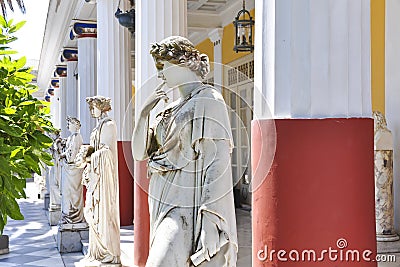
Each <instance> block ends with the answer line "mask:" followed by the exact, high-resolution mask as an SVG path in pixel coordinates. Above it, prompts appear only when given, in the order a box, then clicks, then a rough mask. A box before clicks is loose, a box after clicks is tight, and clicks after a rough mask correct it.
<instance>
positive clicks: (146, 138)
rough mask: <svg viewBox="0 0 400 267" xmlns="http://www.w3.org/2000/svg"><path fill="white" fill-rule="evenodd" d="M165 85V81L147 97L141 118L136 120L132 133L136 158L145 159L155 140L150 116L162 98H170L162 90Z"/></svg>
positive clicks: (140, 114) (134, 156) (133, 151)
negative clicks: (150, 125)
mask: <svg viewBox="0 0 400 267" xmlns="http://www.w3.org/2000/svg"><path fill="white" fill-rule="evenodd" d="M163 85H164V83H162V84H160V85H159V86H158V87H157V89H156V90H155V91H154V92H153V93H152V94H151V95H150V96H149V97H148V98H147V99H146V101H145V103H144V104H143V107H142V110H141V111H140V113H139V119H138V120H137V121H136V125H135V129H134V130H133V135H132V154H133V158H134V159H135V160H145V159H147V158H148V157H149V153H148V151H149V148H150V146H151V144H152V140H153V132H152V131H151V129H150V128H149V117H150V112H151V111H152V110H153V108H154V107H155V106H156V105H157V104H158V102H160V100H161V99H168V97H167V95H166V93H165V92H164V91H163V90H161V88H162V86H163Z"/></svg>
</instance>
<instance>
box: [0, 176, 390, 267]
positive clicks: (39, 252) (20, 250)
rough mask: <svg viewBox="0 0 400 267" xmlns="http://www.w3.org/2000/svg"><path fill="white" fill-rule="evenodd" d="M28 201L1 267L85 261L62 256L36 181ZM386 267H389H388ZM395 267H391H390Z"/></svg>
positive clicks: (243, 240)
mask: <svg viewBox="0 0 400 267" xmlns="http://www.w3.org/2000/svg"><path fill="white" fill-rule="evenodd" d="M26 192H27V199H24V200H20V201H19V204H20V207H21V211H22V213H23V214H24V216H25V220H23V221H14V220H9V222H8V224H7V225H6V228H5V230H4V234H6V235H9V237H10V253H9V254H6V255H0V267H8V266H24V267H33V266H36V267H40V266H46V267H50V266H51V267H64V266H65V267H75V266H78V262H79V261H80V260H82V259H83V255H82V253H66V254H62V255H60V253H59V252H58V250H57V247H56V235H57V227H56V226H53V227H50V226H49V224H48V220H47V217H46V213H45V210H44V209H43V200H38V199H37V192H38V191H37V189H36V185H35V184H34V183H33V182H28V183H27V190H26ZM236 212H237V217H238V222H237V223H238V225H237V226H238V240H239V255H238V265H237V267H250V266H251V229H250V227H251V215H250V212H249V211H245V210H237V211H236ZM121 261H122V265H123V266H133V226H130V227H121ZM385 267H386V266H385ZM390 267H392V266H390Z"/></svg>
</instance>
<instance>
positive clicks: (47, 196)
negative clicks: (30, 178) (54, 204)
mask: <svg viewBox="0 0 400 267" xmlns="http://www.w3.org/2000/svg"><path fill="white" fill-rule="evenodd" d="M49 207H50V194H49V193H46V194H44V209H45V210H48V209H49Z"/></svg>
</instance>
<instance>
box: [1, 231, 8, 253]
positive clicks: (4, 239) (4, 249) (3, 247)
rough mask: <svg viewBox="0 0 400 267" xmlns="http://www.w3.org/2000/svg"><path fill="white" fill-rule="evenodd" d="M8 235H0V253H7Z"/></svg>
mask: <svg viewBox="0 0 400 267" xmlns="http://www.w3.org/2000/svg"><path fill="white" fill-rule="evenodd" d="M9 252H10V251H9V239H8V235H0V255H3V254H7V253H9Z"/></svg>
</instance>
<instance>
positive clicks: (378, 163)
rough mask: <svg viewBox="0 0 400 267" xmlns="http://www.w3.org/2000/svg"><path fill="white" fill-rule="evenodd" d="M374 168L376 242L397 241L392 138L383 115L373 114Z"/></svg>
mask: <svg viewBox="0 0 400 267" xmlns="http://www.w3.org/2000/svg"><path fill="white" fill-rule="evenodd" d="M373 115H374V131H375V133H374V150H375V152H374V156H375V158H374V167H375V219H376V240H377V241H378V242H391V241H397V240H399V239H400V238H399V236H398V235H397V234H396V233H395V231H394V206H393V137H392V133H391V132H390V130H389V129H388V128H387V123H386V119H385V117H384V115H383V114H382V113H380V112H377V111H375V112H374V114H373Z"/></svg>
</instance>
